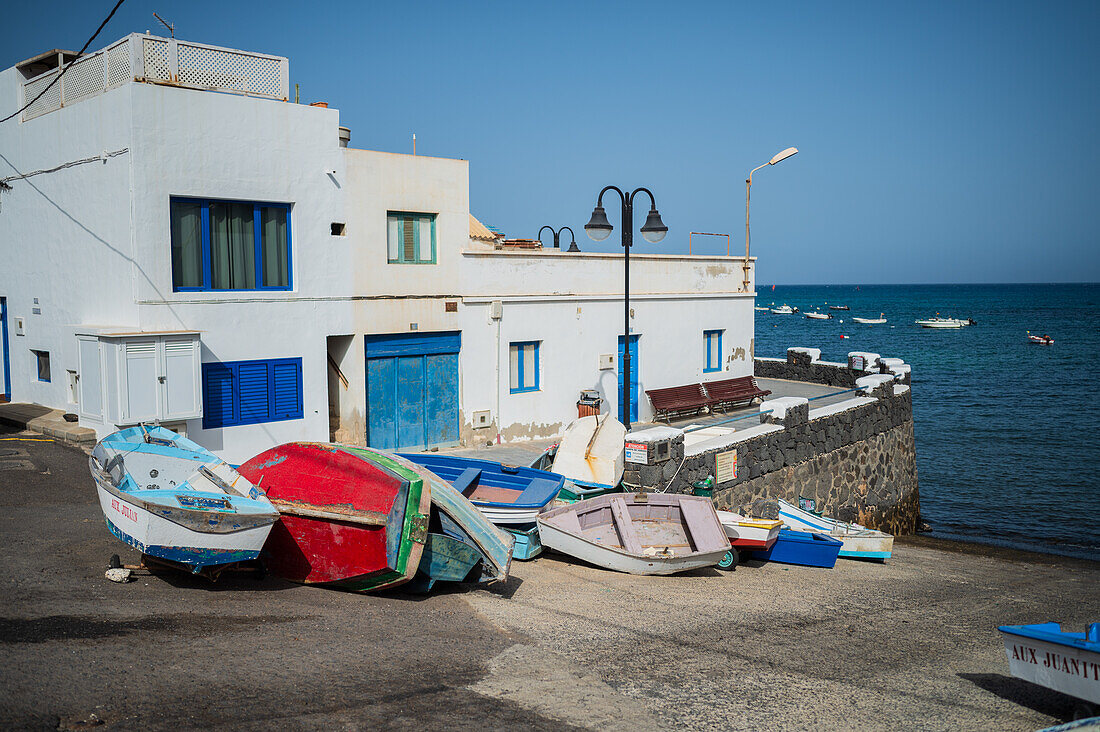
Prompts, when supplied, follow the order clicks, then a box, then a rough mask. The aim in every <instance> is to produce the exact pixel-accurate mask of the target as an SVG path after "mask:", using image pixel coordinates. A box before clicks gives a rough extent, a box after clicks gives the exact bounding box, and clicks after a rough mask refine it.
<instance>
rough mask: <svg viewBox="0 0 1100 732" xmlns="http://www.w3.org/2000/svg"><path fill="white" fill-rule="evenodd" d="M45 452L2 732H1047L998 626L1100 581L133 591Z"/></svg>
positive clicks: (1079, 619) (812, 576)
mask: <svg viewBox="0 0 1100 732" xmlns="http://www.w3.org/2000/svg"><path fill="white" fill-rule="evenodd" d="M42 439H43V438H42V437H40V436H38V435H33V434H29V433H21V434H20V433H13V432H4V430H3V428H0V507H2V508H3V511H2V512H0V550H2V556H4V558H5V560H6V567H5V572H4V579H3V582H4V586H3V588H2V597H3V599H2V600H0V648H2V652H3V658H4V662H3V663H2V664H0V689H3V693H2V694H0V727H2V728H5V729H7V728H33V727H40V728H44V727H48V728H57V727H59V726H60V727H62V728H66V729H84V728H87V727H88V726H89V722H93V721H94V719H93V717H92V715H96V718H98V719H99V720H101V721H103V722H105V723H106V725H105V726H108V727H111V728H117V729H138V728H140V729H169V728H171V729H178V728H206V727H217V726H226V727H232V728H243V729H265V730H266V729H270V728H271V727H274V726H280V727H289V728H292V729H313V728H332V727H334V726H335V727H342V728H352V729H357V728H376V727H382V728H402V729H404V728H413V727H416V728H427V729H435V728H458V729H470V728H477V729H503V728H512V727H518V726H523V727H527V728H532V729H563V728H569V727H570V726H575V727H589V728H601V729H632V730H633V729H659V728H672V727H686V728H730V729H761V728H781V729H811V728H813V729H820V728H846V729H897V728H907V729H930V730H939V729H958V728H962V729H979V728H981V729H1005V730H1017V729H1018V730H1031V729H1036V728H1039V727H1042V726H1045V725H1049V724H1053V723H1055V722H1056V721H1059V720H1064V719H1068V718H1069V716H1070V715H1071V714H1072V707H1073V701H1072V700H1070V699H1069V698H1067V697H1064V696H1062V695H1060V694H1056V693H1054V692H1049V691H1046V690H1043V689H1041V688H1039V687H1034V686H1031V685H1029V684H1026V683H1024V682H1020V681H1016V680H1015V679H1012V678H1011V677H1009V676H1008V675H1007V664H1006V661H1005V658H1004V653H1003V650H1002V647H1001V642H1000V640H999V638H998V637H997V633H996V631H995V627H996V625H998V624H1001V623H1018V622H1039V621H1043V620H1047V619H1059V620H1062V621H1064V622H1068V623H1070V624H1072V625H1073V626H1075V627H1082V626H1083V624H1084V623H1085V622H1086V621H1088V620H1096V619H1097V618H1096V609H1097V607H1100V564H1098V563H1091V562H1083V561H1079V560H1064V559H1060V558H1055V557H1036V556H1034V555H1022V554H1012V553H1008V552H1005V551H1003V550H996V549H988V548H984V547H963V549H964V551H960V550H959V547H958V546H956V545H953V544H950V543H944V542H935V541H933V540H928V539H921V540H918V541H916V542H915V543H905V544H901V545H899V547H898V548H897V550H896V555H895V557H894V558H893V559H892V560H891V561H890V562H889V563H887V564H886V565H884V566H880V565H873V564H863V563H858V562H842V563H841V564H840V565H839V566H838V567H837V568H836V569H834V570H812V569H805V568H797V567H790V568H784V567H782V566H780V565H765V564H749V565H746V566H742V567H739V568H738V569H737V570H736V571H735V572H732V573H721V572H718V571H717V570H702V571H698V572H695V573H691V574H688V575H684V576H679V577H661V578H643V577H632V576H628V575H619V574H614V573H609V572H603V571H600V570H597V569H594V568H590V567H586V566H584V565H581V564H578V563H575V562H572V561H569V560H567V559H565V558H563V557H554V558H552V557H542V558H539V559H538V560H536V561H534V562H530V563H518V562H517V563H516V566H515V567H514V576H513V577H512V578H511V579H510V580H509V582H508V583H506V584H504V585H503V586H499V587H495V588H493V589H492V590H485V589H474V588H465V587H458V588H455V589H454V590H453V591H450V592H443V593H437V594H433V595H431V596H428V597H416V596H410V595H404V594H402V593H397V592H395V593H391V594H387V595H374V596H367V595H354V594H350V593H342V592H334V591H325V590H321V589H317V588H310V587H300V586H295V585H290V584H287V583H283V582H280V581H278V580H275V579H271V578H268V579H265V580H258V579H255V578H251V577H243V576H242V577H233V578H229V579H223V580H222V581H221V582H219V583H218V584H214V585H212V584H209V583H206V582H204V581H199V580H192V579H190V578H188V577H184V576H180V575H173V574H166V575H161V576H141V577H139V578H138V580H137V581H136V582H132V583H130V584H127V585H116V584H112V583H110V582H107V581H106V580H105V579H104V578H103V571H104V569H105V565H106V562H107V558H108V557H109V556H110V555H111V554H112V553H116V552H118V553H120V554H124V552H122V551H121V545H120V544H119V543H118V542H116V541H115V540H114V539H113V538H112V537H111V536H110V535H109V534H108V533H107V531H106V529H105V527H104V525H103V520H102V516H101V514H100V511H99V507H98V505H97V504H96V501H95V494H94V487H93V484H92V482H91V480H90V478H89V477H88V474H87V469H86V463H85V461H86V457H85V454H84V453H83V452H81V451H80V450H78V449H76V448H72V447H67V446H62V445H58V444H54V443H52V442H41V441H38V440H42ZM28 440H35V441H28ZM124 557H125V558H126V559H127V560H133V559H134V557H133V555H128V556H127V555H125V554H124Z"/></svg>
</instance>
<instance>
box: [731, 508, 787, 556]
mask: <svg viewBox="0 0 1100 732" xmlns="http://www.w3.org/2000/svg"><path fill="white" fill-rule="evenodd" d="M717 513H718V521H719V522H720V523H721V524H722V529H723V530H725V532H726V536H727V537H728V538H729V540H730V546H735V547H737V548H738V549H764V550H767V549H770V548H771V547H772V545H773V544H775V542H776V541H777V540H778V539H779V530H780V529H781V528H782V527H783V522H782V521H772V520H768V519H753V518H748V517H745V516H742V515H740V514H737V513H733V512H732V511H718V512H717Z"/></svg>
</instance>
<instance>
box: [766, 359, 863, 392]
mask: <svg viewBox="0 0 1100 732" xmlns="http://www.w3.org/2000/svg"><path fill="white" fill-rule="evenodd" d="M753 373H754V374H755V375H756V376H759V377H762V378H765V379H787V380H789V381H807V382H809V383H811V384H825V385H826V386H836V387H839V388H841V389H851V388H852V387H854V386H855V385H856V379H857V378H859V377H860V376H863V373H862V372H860V371H852V370H851V369H847V368H838V367H837V366H835V365H831V364H826V363H821V362H814V361H812V360H811V359H810V357H809V356H807V355H806V354H794V353H792V354H790V355H789V356H788V359H787V360H786V361H773V360H772V359H759V358H758V359H756V360H755V361H754V363H753Z"/></svg>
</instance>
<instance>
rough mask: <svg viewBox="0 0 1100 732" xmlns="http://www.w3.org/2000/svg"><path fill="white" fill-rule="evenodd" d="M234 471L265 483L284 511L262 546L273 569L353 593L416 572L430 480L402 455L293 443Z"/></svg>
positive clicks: (403, 579)
mask: <svg viewBox="0 0 1100 732" xmlns="http://www.w3.org/2000/svg"><path fill="white" fill-rule="evenodd" d="M239 471H240V473H241V475H243V476H245V477H246V478H248V479H249V480H251V481H253V482H254V483H258V484H261V485H263V487H264V489H265V490H266V491H267V493H268V496H269V497H270V498H271V502H272V503H273V504H274V505H275V507H276V508H277V509H278V510H279V512H280V513H281V514H282V520H281V521H280V522H279V524H278V525H277V526H276V527H275V529H274V530H273V531H272V532H271V535H270V536H269V537H268V541H267V544H266V546H265V547H264V549H265V557H264V558H265V562H266V564H267V567H268V568H269V569H270V570H271V571H272V572H274V573H275V574H276V575H278V576H280V577H282V578H284V579H287V580H290V581H292V582H302V583H306V584H326V585H330V586H334V587H339V588H342V589H346V590H353V591H356V592H365V591H369V590H378V589H382V588H384V587H394V586H396V585H400V584H403V583H405V582H408V581H409V580H411V579H412V578H413V577H414V576H415V575H416V572H417V568H418V567H419V566H420V560H421V556H422V554H423V552H424V547H425V543H426V542H427V538H428V518H429V512H430V508H431V499H432V484H431V482H430V479H427V480H426V479H425V476H424V475H422V474H421V473H419V472H417V471H415V470H413V469H412V468H411V466H409V465H408V464H406V463H404V461H399V460H395V459H394V456H392V455H388V454H386V453H382V452H378V451H376V450H371V449H370V448H362V447H352V446H349V445H332V444H323V443H311V442H292V443H288V444H285V445H279V446H278V447H273V448H271V449H269V450H265V451H264V452H262V453H260V454H259V455H256V456H255V457H253V458H252V459H250V460H248V461H247V462H245V463H244V464H243V465H241V467H240V468H239Z"/></svg>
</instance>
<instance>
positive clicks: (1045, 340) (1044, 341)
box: [1027, 330, 1054, 346]
mask: <svg viewBox="0 0 1100 732" xmlns="http://www.w3.org/2000/svg"><path fill="white" fill-rule="evenodd" d="M1027 339H1028V341H1029V342H1031V343H1038V344H1039V345H1040V346H1053V345H1054V339H1053V338H1051V337H1050V336H1048V335H1041V336H1037V335H1031V331H1030V330H1029V331H1028V332H1027Z"/></svg>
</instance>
